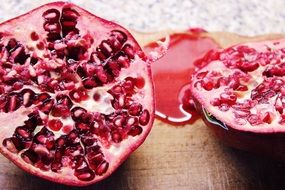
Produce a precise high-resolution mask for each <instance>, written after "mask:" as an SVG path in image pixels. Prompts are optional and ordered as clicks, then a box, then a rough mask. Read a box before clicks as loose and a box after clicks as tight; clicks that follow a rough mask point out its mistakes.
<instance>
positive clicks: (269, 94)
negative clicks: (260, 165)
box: [191, 39, 285, 161]
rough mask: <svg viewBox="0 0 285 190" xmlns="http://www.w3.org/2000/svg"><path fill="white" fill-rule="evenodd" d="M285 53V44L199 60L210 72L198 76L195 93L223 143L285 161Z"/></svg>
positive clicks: (251, 47)
mask: <svg viewBox="0 0 285 190" xmlns="http://www.w3.org/2000/svg"><path fill="white" fill-rule="evenodd" d="M283 52H284V40H283V39H281V40H275V41H264V42H255V43H247V44H240V45H236V46H233V47H230V48H227V49H222V50H218V51H215V52H211V53H210V54H208V55H206V56H205V57H204V58H202V59H201V60H199V61H200V62H201V64H202V65H205V66H204V67H203V68H201V69H200V70H199V71H198V72H197V73H195V74H194V75H193V78H192V79H193V80H192V83H191V92H192V95H193V100H194V102H195V105H196V108H197V110H198V112H199V113H200V114H201V116H202V119H203V121H204V122H205V124H206V125H207V126H208V127H209V128H210V129H211V130H212V131H213V132H214V134H215V135H216V136H217V137H218V138H219V139H220V140H221V141H222V142H224V143H225V144H227V145H229V146H231V147H234V148H237V149H242V150H245V151H249V152H253V153H256V154H259V155H262V156H265V157H271V158H274V159H278V160H283V161H284V160H285V143H284V140H285V128H284V120H283V118H284V116H283V107H284V105H283V104H282V100H283V93H284V92H283V89H284V83H283V82H284V70H283V64H282V60H283V56H284V53H283ZM226 94H228V96H227V95H226Z"/></svg>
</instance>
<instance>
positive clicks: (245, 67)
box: [240, 62, 259, 72]
mask: <svg viewBox="0 0 285 190" xmlns="http://www.w3.org/2000/svg"><path fill="white" fill-rule="evenodd" d="M258 67H259V64H258V63H257V62H243V63H242V64H241V66H240V69H241V70H242V71H244V72H252V71H255V70H256V69H257V68H258Z"/></svg>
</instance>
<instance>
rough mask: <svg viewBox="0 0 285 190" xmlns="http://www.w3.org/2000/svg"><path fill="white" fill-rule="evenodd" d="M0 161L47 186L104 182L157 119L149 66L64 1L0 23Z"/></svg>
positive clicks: (127, 39)
mask: <svg viewBox="0 0 285 190" xmlns="http://www.w3.org/2000/svg"><path fill="white" fill-rule="evenodd" d="M0 72H1V80H0V92H1V93H0V95H1V96H0V104H1V105H0V122H1V128H0V142H1V143H0V152H1V153H2V154H3V155H4V156H6V157H7V158H8V159H9V160H11V161H12V162H13V163H14V164H15V165H17V166H18V167H20V168H21V169H23V170H25V171H27V172H29V173H31V174H33V175H36V176H39V177H41V178H45V179H47V180H50V181H53V182H57V183H62V184H66V185H73V186H86V185H90V184H94V183H96V182H98V181H101V180H103V179H105V178H106V177H108V176H110V175H111V174H112V173H113V172H114V171H115V170H116V169H117V168H118V167H119V166H120V165H121V164H122V163H123V162H124V160H126V159H127V158H128V156H129V155H130V154H131V153H132V152H133V151H134V150H136V149H137V148H138V147H139V146H140V145H141V144H142V143H143V142H144V140H145V138H146V137H147V135H148V134H149V132H150V130H151V127H152V124H153V120H154V99H153V85H152V78H151V71H150V61H149V60H148V58H147V57H146V56H145V54H144V53H143V52H142V50H141V48H140V46H139V45H138V43H137V42H136V40H135V39H134V38H133V37H132V35H131V34H130V33H129V32H128V31H127V30H126V29H124V28H123V27H121V26H119V25H117V24H115V23H113V22H110V21H107V20H104V19H102V18H99V17H97V16H95V15H93V14H91V13H90V12H87V11H86V10H84V9H82V8H80V7H78V6H76V5H74V4H72V3H67V2H53V3H49V4H46V5H43V6H41V7H38V8H36V9H34V10H32V11H30V12H28V13H26V14H24V15H21V16H19V17H16V18H14V19H11V20H8V21H6V22H4V23H2V24H0Z"/></svg>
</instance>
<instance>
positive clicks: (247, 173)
mask: <svg viewBox="0 0 285 190" xmlns="http://www.w3.org/2000/svg"><path fill="white" fill-rule="evenodd" d="M166 33H167V32H164V33H161V34H158V35H157V34H150V35H148V36H146V35H142V34H138V33H137V34H136V36H137V38H138V40H139V41H140V43H141V44H144V43H146V42H147V41H148V40H150V39H152V40H153V39H157V38H159V37H161V36H163V35H165V34H166ZM211 35H213V36H215V39H216V40H217V41H219V42H220V43H221V44H223V46H228V45H230V44H232V43H237V42H240V41H244V40H245V41H249V40H256V38H255V39H249V38H245V37H241V36H237V35H233V34H227V33H223V34H222V33H212V34H211ZM271 37H272V36H270V38H271ZM259 38H261V39H265V38H266V39H267V38H269V37H268V36H263V37H259ZM0 189H1V190H11V189H19V190H38V189H39V190H65V189H66V190H73V189H80V190H87V189H93V190H107V189H110V190H126V189H131V190H136V189H137V190H144V189H145V190H160V189H161V190H167V189H170V190H176V189H177V190H180V189H181V190H182V189H183V190H184V189H185V190H186V189H187V190H188V189H189V190H192V189H193V190H204V189H209V190H212V189H213V190H216V189H217V190H247V189H248V190H255V189H261V190H263V189H264V190H267V189H272V190H273V189H274V190H278V189H285V164H283V163H280V162H277V161H273V160H270V159H266V158H261V157H260V156H255V155H252V154H250V153H246V152H243V151H239V150H234V149H232V148H229V147H226V146H224V145H223V144H221V143H220V142H219V141H218V140H216V139H215V137H214V136H213V135H212V133H211V132H210V131H209V129H208V128H206V127H205V126H204V124H203V123H202V121H200V120H198V121H197V122H196V123H195V124H194V125H186V126H184V127H173V126H169V125H167V124H165V123H163V122H161V121H158V120H156V121H155V123H154V127H153V130H152V131H151V133H150V135H149V137H148V138H147V140H146V141H145V143H144V144H143V145H142V146H141V147H140V148H139V149H138V150H137V151H136V152H135V153H133V154H132V155H131V156H130V158H129V159H128V160H126V162H125V163H124V164H123V165H122V166H121V167H120V168H119V169H118V170H117V171H116V172H115V173H114V174H113V175H112V176H111V177H110V178H108V179H107V180H105V181H102V182H100V183H98V184H95V185H91V186H88V187H80V188H77V187H68V186H64V185H60V184H55V183H52V182H49V181H46V180H42V179H40V178H38V177H34V176H31V175H29V174H27V173H25V172H23V171H21V170H20V169H18V168H17V167H16V166H14V165H13V164H12V163H11V162H9V161H8V160H7V159H6V158H4V157H3V156H1V157H0Z"/></svg>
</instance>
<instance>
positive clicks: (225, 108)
mask: <svg viewBox="0 0 285 190" xmlns="http://www.w3.org/2000/svg"><path fill="white" fill-rule="evenodd" d="M219 109H220V110H221V111H223V112H226V111H228V110H229V109H230V107H229V105H228V104H221V105H220V106H219Z"/></svg>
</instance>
